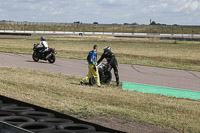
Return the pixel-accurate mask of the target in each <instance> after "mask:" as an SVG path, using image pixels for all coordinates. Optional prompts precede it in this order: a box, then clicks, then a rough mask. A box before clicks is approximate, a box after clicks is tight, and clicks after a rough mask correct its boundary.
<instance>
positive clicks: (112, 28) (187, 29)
mask: <svg viewBox="0 0 200 133" xmlns="http://www.w3.org/2000/svg"><path fill="white" fill-rule="evenodd" d="M0 30H21V31H24V30H27V31H29V30H30V31H72V32H75V31H77V32H115V33H118V32H119V33H165V34H200V27H199V26H162V25H160V26H159V25H132V26H131V25H98V24H97V25H95V24H94V25H85V24H72V25H65V24H59V25H58V24H57V25H56V24H46V25H37V24H34V25H29V24H24V25H23V24H22V25H20V24H18V25H17V24H15V25H14V24H0Z"/></svg>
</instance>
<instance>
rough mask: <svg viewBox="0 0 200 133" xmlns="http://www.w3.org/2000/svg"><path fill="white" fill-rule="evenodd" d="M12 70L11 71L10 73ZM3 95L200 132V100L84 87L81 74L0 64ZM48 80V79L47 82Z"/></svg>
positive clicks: (73, 111) (68, 111) (76, 112)
mask: <svg viewBox="0 0 200 133" xmlns="http://www.w3.org/2000/svg"><path fill="white" fill-rule="evenodd" d="M8 73H9V74H8ZM0 75H1V76H0V94H1V95H5V96H8V97H11V98H15V99H18V100H22V101H25V102H28V103H32V104H36V105H39V106H43V107H46V108H49V109H53V110H57V111H59V112H62V113H66V114H68V115H74V116H76V117H78V118H84V119H90V118H93V117H106V118H110V117H116V118H118V119H120V120H121V123H126V122H129V121H141V122H145V123H151V124H154V125H157V126H160V127H165V128H167V129H175V130H178V131H182V130H183V129H185V131H186V132H191V133H199V132H200V126H199V125H200V101H194V100H189V99H176V98H172V97H166V96H161V95H153V94H143V93H139V92H128V91H123V90H121V89H120V88H116V87H115V85H114V84H113V85H112V84H111V85H110V86H105V88H101V89H99V88H97V87H90V86H80V85H78V81H80V77H75V76H65V75H61V74H52V73H46V72H41V71H34V70H24V69H14V68H2V67H0ZM44 79H45V82H44Z"/></svg>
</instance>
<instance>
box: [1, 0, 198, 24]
mask: <svg viewBox="0 0 200 133" xmlns="http://www.w3.org/2000/svg"><path fill="white" fill-rule="evenodd" d="M150 18H151V19H152V20H154V21H156V22H158V23H165V24H184V25H200V4H199V0H0V20H14V21H33V22H67V23H70V22H74V21H81V22H83V23H93V22H96V21H97V22H99V23H103V24H106V23H109V24H110V23H119V24H123V23H134V22H137V23H139V24H149V21H150Z"/></svg>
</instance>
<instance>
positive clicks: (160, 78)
mask: <svg viewBox="0 0 200 133" xmlns="http://www.w3.org/2000/svg"><path fill="white" fill-rule="evenodd" d="M0 61H1V62H0V66H1V67H9V68H24V69H33V70H41V71H45V72H53V73H61V74H64V75H76V76H81V77H83V76H85V75H87V72H88V67H87V62H86V60H85V61H84V60H75V59H66V58H56V62H55V63H54V64H49V63H48V62H47V61H39V62H34V61H33V60H32V56H31V55H24V54H13V53H2V52H0ZM112 73H113V70H112ZM119 76H120V81H125V82H133V83H139V84H146V85H155V86H162V87H169V88H176V89H183V90H191V91H198V92H200V72H195V71H185V70H176V69H165V68H156V67H147V66H138V65H128V64H119ZM113 80H115V77H114V75H113ZM77 82H78V83H79V81H77Z"/></svg>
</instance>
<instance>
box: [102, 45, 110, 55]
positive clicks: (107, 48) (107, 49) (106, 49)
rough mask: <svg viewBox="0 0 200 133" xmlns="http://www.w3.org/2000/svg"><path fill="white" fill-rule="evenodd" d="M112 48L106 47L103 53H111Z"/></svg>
mask: <svg viewBox="0 0 200 133" xmlns="http://www.w3.org/2000/svg"><path fill="white" fill-rule="evenodd" d="M110 50H111V48H110V47H109V46H106V47H104V48H103V51H104V53H105V54H107V53H108V52H110Z"/></svg>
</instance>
